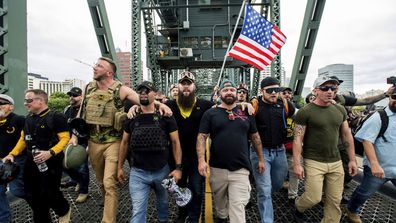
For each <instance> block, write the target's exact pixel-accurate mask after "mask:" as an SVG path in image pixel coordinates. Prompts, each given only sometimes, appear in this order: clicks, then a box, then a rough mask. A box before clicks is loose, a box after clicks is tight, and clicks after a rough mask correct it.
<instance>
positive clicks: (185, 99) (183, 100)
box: [177, 91, 195, 109]
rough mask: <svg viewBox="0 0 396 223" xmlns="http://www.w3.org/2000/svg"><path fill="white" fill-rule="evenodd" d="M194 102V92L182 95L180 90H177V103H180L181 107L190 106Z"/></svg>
mask: <svg viewBox="0 0 396 223" xmlns="http://www.w3.org/2000/svg"><path fill="white" fill-rule="evenodd" d="M194 102H195V92H194V91H193V92H190V94H189V95H188V96H184V94H183V92H182V91H179V94H178V97H177V103H178V104H179V105H180V107H182V108H185V109H186V108H192V106H193V105H194Z"/></svg>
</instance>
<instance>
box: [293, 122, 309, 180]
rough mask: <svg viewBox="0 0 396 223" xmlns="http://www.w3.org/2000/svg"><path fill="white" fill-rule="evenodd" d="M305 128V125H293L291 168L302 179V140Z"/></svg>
mask: <svg viewBox="0 0 396 223" xmlns="http://www.w3.org/2000/svg"><path fill="white" fill-rule="evenodd" d="M305 129H306V126H305V125H299V124H296V125H295V126H294V140H293V170H294V174H296V176H297V177H298V178H299V179H303V178H304V177H305V176H304V168H303V167H302V166H301V153H302V143H303V141H304V135H305Z"/></svg>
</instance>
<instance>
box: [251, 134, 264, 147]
mask: <svg viewBox="0 0 396 223" xmlns="http://www.w3.org/2000/svg"><path fill="white" fill-rule="evenodd" d="M250 140H251V141H252V144H253V146H254V148H261V147H262V145H261V139H260V135H259V134H258V133H257V134H253V135H252V136H251V139H250Z"/></svg>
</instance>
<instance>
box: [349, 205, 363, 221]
mask: <svg viewBox="0 0 396 223" xmlns="http://www.w3.org/2000/svg"><path fill="white" fill-rule="evenodd" d="M345 212H346V216H347V219H348V220H349V222H351V223H362V220H361V219H360V216H359V214H358V213H354V212H351V211H349V210H348V208H345Z"/></svg>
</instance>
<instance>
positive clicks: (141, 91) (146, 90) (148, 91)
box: [137, 87, 151, 94]
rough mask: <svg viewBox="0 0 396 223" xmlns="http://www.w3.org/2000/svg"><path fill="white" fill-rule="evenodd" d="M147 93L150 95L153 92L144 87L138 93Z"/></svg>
mask: <svg viewBox="0 0 396 223" xmlns="http://www.w3.org/2000/svg"><path fill="white" fill-rule="evenodd" d="M144 92H145V93H146V94H149V93H150V92H151V90H150V89H148V88H145V87H142V88H140V89H139V90H137V93H138V94H142V93H144Z"/></svg>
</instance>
